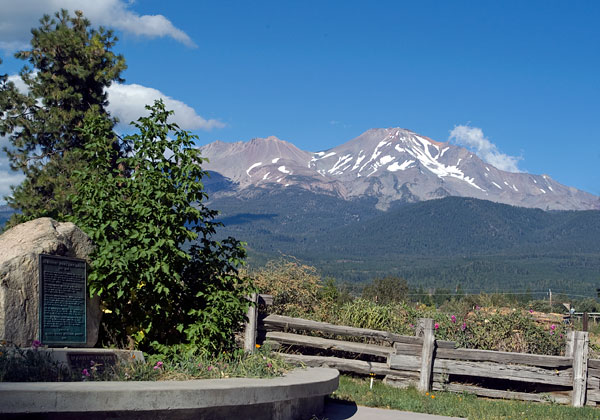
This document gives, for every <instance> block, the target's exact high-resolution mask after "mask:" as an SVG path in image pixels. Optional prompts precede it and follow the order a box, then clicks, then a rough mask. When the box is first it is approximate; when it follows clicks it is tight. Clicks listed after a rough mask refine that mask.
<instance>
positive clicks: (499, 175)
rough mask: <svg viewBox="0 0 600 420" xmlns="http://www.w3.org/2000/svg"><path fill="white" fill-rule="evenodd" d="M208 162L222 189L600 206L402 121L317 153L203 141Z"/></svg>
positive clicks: (384, 204) (268, 142) (278, 145)
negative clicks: (502, 167)
mask: <svg viewBox="0 0 600 420" xmlns="http://www.w3.org/2000/svg"><path fill="white" fill-rule="evenodd" d="M201 150H202V155H203V156H204V157H207V158H208V159H209V163H207V164H205V165H204V167H205V169H208V170H210V171H212V172H216V173H217V174H218V175H217V176H219V175H220V176H222V177H224V180H225V181H227V182H228V184H227V185H228V187H227V188H223V189H222V191H221V193H222V194H226V193H235V194H242V195H251V194H253V191H255V190H256V189H277V188H286V187H290V186H296V187H300V188H302V189H305V190H308V191H313V192H318V193H324V194H331V195H335V196H337V197H340V198H343V199H345V200H350V199H354V198H364V197H371V198H374V199H375V200H376V203H377V204H376V206H377V208H379V209H383V210H385V209H388V208H389V207H390V205H392V204H393V203H394V202H400V203H407V202H409V203H410V202H419V201H426V200H431V199H436V198H442V197H448V196H458V197H473V198H479V199H484V200H490V201H494V202H498V203H504V204H510V205H514V206H519V207H531V208H540V209H544V210H590V209H600V198H599V197H596V196H594V195H592V194H589V193H586V192H584V191H580V190H577V189H576V188H573V187H568V186H565V185H562V184H560V183H558V182H556V181H554V180H553V179H551V178H550V177H549V176H547V175H532V174H528V173H511V172H506V171H502V170H500V169H497V168H495V167H494V166H492V165H490V164H488V163H485V162H483V161H482V160H481V159H480V158H479V157H477V156H476V155H475V154H474V153H472V152H470V151H469V150H467V149H465V148H462V147H458V146H455V145H453V144H450V143H439V142H436V141H434V140H431V139H429V138H427V137H425V136H421V135H419V134H417V133H414V132H412V131H409V130H405V129H402V128H387V129H372V130H369V131H367V132H365V133H363V134H361V135H360V136H358V137H356V138H355V139H353V140H350V141H349V142H347V143H344V144H342V145H340V146H337V147H334V148H332V149H329V150H325V151H321V152H317V153H311V152H307V151H303V150H300V149H298V148H297V147H296V146H294V145H293V144H291V143H288V142H285V141H283V140H280V139H278V138H276V137H268V138H265V139H260V138H257V139H253V140H251V141H249V142H237V143H223V142H219V141H217V142H214V143H211V144H208V145H206V146H203V147H202V148H201Z"/></svg>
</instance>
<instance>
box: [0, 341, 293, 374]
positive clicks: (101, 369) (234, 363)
mask: <svg viewBox="0 0 600 420" xmlns="http://www.w3.org/2000/svg"><path fill="white" fill-rule="evenodd" d="M290 369H291V366H290V365H289V364H287V363H286V362H285V361H284V360H283V359H282V358H281V357H279V356H277V355H276V354H275V353H272V352H271V350H270V349H269V348H268V347H267V348H260V349H258V350H257V351H256V352H254V353H252V354H247V353H244V352H243V351H241V350H235V351H233V352H223V353H219V354H217V355H211V354H210V353H209V352H207V351H206V350H204V349H203V350H197V349H196V350H195V349H193V347H192V346H189V345H188V346H173V347H172V348H169V349H167V351H166V352H165V353H163V354H153V355H149V356H147V358H146V362H145V363H142V362H132V363H117V364H116V365H114V366H102V365H100V364H98V363H96V362H93V361H91V362H90V365H89V366H88V367H87V368H83V369H82V370H81V372H71V371H70V370H69V369H68V368H67V367H66V366H65V365H62V364H60V363H58V362H55V361H53V360H52V359H51V358H50V354H49V353H46V352H43V351H38V350H37V349H35V348H34V349H21V348H18V347H16V346H13V345H0V382H66V381H163V380H187V379H218V378H237V377H249V378H271V377H275V376H281V375H282V374H284V373H285V372H287V371H288V370H290Z"/></svg>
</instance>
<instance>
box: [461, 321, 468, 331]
mask: <svg viewBox="0 0 600 420" xmlns="http://www.w3.org/2000/svg"><path fill="white" fill-rule="evenodd" d="M460 329H461V330H463V331H464V330H466V329H467V323H466V322H463V324H462V327H460Z"/></svg>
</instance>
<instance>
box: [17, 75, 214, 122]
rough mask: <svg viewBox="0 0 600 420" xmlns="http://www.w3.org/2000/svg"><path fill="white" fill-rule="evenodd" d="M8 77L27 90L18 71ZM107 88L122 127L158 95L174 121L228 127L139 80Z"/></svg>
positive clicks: (144, 110) (142, 113) (114, 114)
mask: <svg viewBox="0 0 600 420" xmlns="http://www.w3.org/2000/svg"><path fill="white" fill-rule="evenodd" d="M8 80H9V81H12V82H14V84H15V85H16V87H17V89H19V90H20V91H21V92H23V93H26V92H27V90H28V89H27V86H26V85H25V83H23V80H21V77H20V76H19V75H18V74H14V75H10V76H8ZM107 92H108V102H109V104H108V111H109V112H110V113H111V115H113V116H114V117H117V118H118V119H119V127H118V128H119V129H121V130H125V131H127V130H129V127H130V126H129V123H130V122H131V121H136V120H137V119H138V118H140V117H142V116H146V115H148V111H147V110H146V108H145V107H146V105H152V104H154V101H155V100H157V99H162V100H163V102H164V103H165V106H166V107H167V109H169V110H172V111H174V114H173V116H172V117H171V121H172V122H175V123H177V124H178V125H179V127H180V128H182V129H184V130H212V129H213V128H222V127H225V124H223V123H222V122H221V121H218V120H214V119H210V120H207V119H205V118H202V117H201V116H200V115H198V114H197V113H196V111H195V110H194V108H192V107H191V106H189V105H187V104H185V103H184V102H182V101H178V100H177V99H173V98H171V97H170V96H167V95H165V94H164V93H162V92H161V91H160V90H157V89H154V88H150V87H146V86H142V85H137V84H119V83H113V84H112V85H111V86H110V87H109V88H108V89H107Z"/></svg>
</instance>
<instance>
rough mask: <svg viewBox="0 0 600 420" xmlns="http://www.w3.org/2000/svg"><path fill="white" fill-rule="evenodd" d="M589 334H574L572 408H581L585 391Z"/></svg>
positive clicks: (583, 403)
mask: <svg viewBox="0 0 600 420" xmlns="http://www.w3.org/2000/svg"><path fill="white" fill-rule="evenodd" d="M589 341H590V338H589V333H587V332H583V331H576V332H575V340H574V345H573V406H574V407H583V406H584V405H585V396H586V391H587V368H588V344H589Z"/></svg>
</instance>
